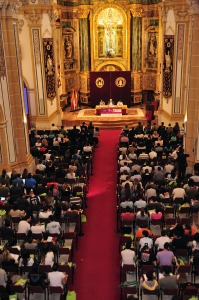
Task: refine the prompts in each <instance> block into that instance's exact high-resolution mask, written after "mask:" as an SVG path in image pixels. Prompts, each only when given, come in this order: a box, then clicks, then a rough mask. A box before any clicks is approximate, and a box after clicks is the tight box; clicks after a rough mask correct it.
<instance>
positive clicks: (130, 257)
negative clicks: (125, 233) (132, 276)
mask: <svg viewBox="0 0 199 300" xmlns="http://www.w3.org/2000/svg"><path fill="white" fill-rule="evenodd" d="M121 257H122V266H123V265H135V251H133V250H131V243H126V247H125V249H124V250H122V251H121Z"/></svg>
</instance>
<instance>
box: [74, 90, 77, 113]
mask: <svg viewBox="0 0 199 300" xmlns="http://www.w3.org/2000/svg"><path fill="white" fill-rule="evenodd" d="M74 98H75V109H77V108H78V93H77V89H76V88H75V92H74Z"/></svg>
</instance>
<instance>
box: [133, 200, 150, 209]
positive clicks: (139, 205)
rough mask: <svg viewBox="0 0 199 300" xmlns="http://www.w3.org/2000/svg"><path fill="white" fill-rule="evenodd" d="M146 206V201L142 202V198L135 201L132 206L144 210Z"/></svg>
mask: <svg viewBox="0 0 199 300" xmlns="http://www.w3.org/2000/svg"><path fill="white" fill-rule="evenodd" d="M146 205H147V203H146V201H144V200H143V199H142V198H140V199H139V200H137V201H135V203H134V206H135V207H136V208H138V209H140V208H142V207H143V208H145V207H146Z"/></svg>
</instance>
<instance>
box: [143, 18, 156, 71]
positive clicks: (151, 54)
mask: <svg viewBox="0 0 199 300" xmlns="http://www.w3.org/2000/svg"><path fill="white" fill-rule="evenodd" d="M143 22H144V23H143V27H144V31H143V44H144V45H143V49H144V51H143V66H144V68H146V69H148V70H157V68H158V25H159V22H158V20H157V19H147V18H144V21H143Z"/></svg>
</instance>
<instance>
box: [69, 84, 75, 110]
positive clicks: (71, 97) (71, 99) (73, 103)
mask: <svg viewBox="0 0 199 300" xmlns="http://www.w3.org/2000/svg"><path fill="white" fill-rule="evenodd" d="M70 107H71V110H75V96H74V89H72V91H71V93H70Z"/></svg>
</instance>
